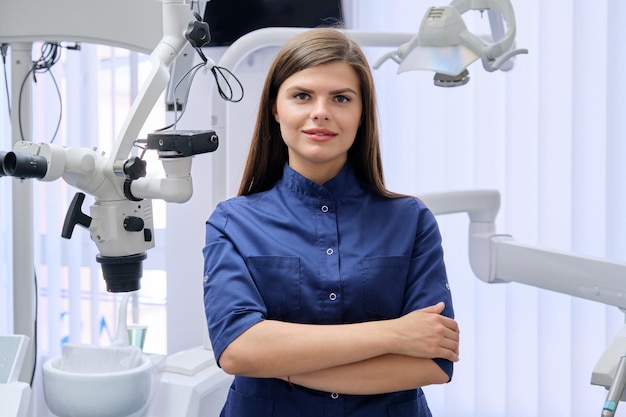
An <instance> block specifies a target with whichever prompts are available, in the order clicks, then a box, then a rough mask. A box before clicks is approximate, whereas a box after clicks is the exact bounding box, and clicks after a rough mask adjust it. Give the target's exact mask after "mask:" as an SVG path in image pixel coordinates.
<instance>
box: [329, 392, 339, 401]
mask: <svg viewBox="0 0 626 417" xmlns="http://www.w3.org/2000/svg"><path fill="white" fill-rule="evenodd" d="M330 398H332V399H333V400H336V399H337V398H339V394H337V393H336V392H333V393H332V394H330Z"/></svg>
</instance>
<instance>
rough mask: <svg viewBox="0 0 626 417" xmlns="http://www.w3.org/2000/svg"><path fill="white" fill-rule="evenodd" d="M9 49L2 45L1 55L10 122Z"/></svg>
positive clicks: (5, 44)
mask: <svg viewBox="0 0 626 417" xmlns="http://www.w3.org/2000/svg"><path fill="white" fill-rule="evenodd" d="M8 49H9V44H8V43H3V44H1V45H0V54H2V66H3V67H4V88H5V89H6V92H7V109H8V111H9V120H10V119H11V97H10V91H9V79H8V76H7V51H8Z"/></svg>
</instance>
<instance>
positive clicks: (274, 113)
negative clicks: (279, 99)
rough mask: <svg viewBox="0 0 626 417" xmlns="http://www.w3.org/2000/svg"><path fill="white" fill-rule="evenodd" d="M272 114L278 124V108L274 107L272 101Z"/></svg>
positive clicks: (274, 104) (274, 103)
mask: <svg viewBox="0 0 626 417" xmlns="http://www.w3.org/2000/svg"><path fill="white" fill-rule="evenodd" d="M272 114H273V115H274V120H276V123H278V124H280V117H278V108H277V107H276V102H273V103H272Z"/></svg>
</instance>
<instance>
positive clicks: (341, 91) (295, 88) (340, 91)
mask: <svg viewBox="0 0 626 417" xmlns="http://www.w3.org/2000/svg"><path fill="white" fill-rule="evenodd" d="M287 91H302V92H303V93H313V92H314V90H311V89H309V88H305V87H301V86H299V85H292V86H291V87H289V88H287ZM345 93H352V94H354V95H358V93H357V92H356V91H355V90H354V89H352V88H350V87H346V88H339V89H337V90H332V91H330V94H332V95H334V94H345Z"/></svg>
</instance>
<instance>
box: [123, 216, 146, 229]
mask: <svg viewBox="0 0 626 417" xmlns="http://www.w3.org/2000/svg"><path fill="white" fill-rule="evenodd" d="M143 227H144V222H143V219H142V218H141V217H135V216H128V217H126V218H125V219H124V230H126V231H127V232H141V231H142V230H143Z"/></svg>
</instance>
